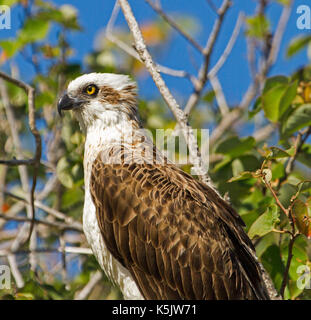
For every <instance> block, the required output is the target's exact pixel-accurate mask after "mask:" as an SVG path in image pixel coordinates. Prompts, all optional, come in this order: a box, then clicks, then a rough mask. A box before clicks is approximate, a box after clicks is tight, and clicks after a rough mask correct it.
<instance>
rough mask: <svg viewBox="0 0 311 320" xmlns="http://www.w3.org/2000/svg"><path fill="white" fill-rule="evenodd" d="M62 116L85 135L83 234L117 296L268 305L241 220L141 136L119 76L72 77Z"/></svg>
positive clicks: (128, 85)
mask: <svg viewBox="0 0 311 320" xmlns="http://www.w3.org/2000/svg"><path fill="white" fill-rule="evenodd" d="M62 110H73V112H74V114H75V116H76V117H77V119H78V121H79V123H80V127H81V128H82V130H83V131H84V132H85V134H86V141H85V153H84V179H85V200H84V209H83V229H84V232H85V235H86V238H87V241H88V242H89V244H90V246H91V248H92V250H93V252H94V255H95V256H96V258H97V260H98V262H99V264H100V266H101V268H102V269H103V270H104V271H105V273H106V274H107V276H108V277H109V278H110V279H111V280H112V281H113V282H114V283H115V284H117V285H118V286H119V287H120V289H121V291H122V293H123V295H124V298H125V299H200V300H203V299H207V300H212V299H217V300H220V299H256V300H257V299H258V300H259V299H269V295H268V293H267V289H266V286H265V284H264V281H263V279H262V276H261V270H260V266H259V263H258V261H257V259H256V256H255V253H254V247H253V245H252V243H251V241H250V239H249V238H248V236H247V235H246V233H245V232H244V230H243V226H244V223H243V221H242V219H241V218H240V216H239V215H238V214H237V213H236V212H235V211H234V209H233V208H232V207H231V206H230V205H229V204H228V203H227V202H225V201H224V200H223V199H222V198H221V197H220V196H219V195H218V194H217V193H216V192H215V191H214V190H213V189H211V188H210V187H208V186H207V185H205V184H204V183H201V182H200V181H197V180H196V179H194V178H193V177H192V176H191V175H189V174H187V173H185V172H184V171H182V170H181V169H180V168H178V167H177V166H176V165H174V164H173V163H170V162H169V161H167V160H166V158H165V157H164V156H162V155H161V154H160V153H159V152H158V151H157V149H156V148H155V146H154V145H153V143H152V141H151V140H150V139H148V138H146V137H145V136H144V135H143V134H142V133H141V128H142V127H141V124H140V121H139V118H138V114H137V104H136V85H135V83H134V82H133V81H131V80H130V78H129V77H128V76H125V75H117V74H109V73H104V74H103V73H91V74H86V75H83V76H80V77H78V78H77V79H75V80H74V81H72V82H70V84H69V86H68V90H67V93H65V94H64V96H63V97H62V98H61V99H60V101H59V103H58V111H59V113H60V114H61V112H62Z"/></svg>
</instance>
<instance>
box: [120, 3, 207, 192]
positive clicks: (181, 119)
mask: <svg viewBox="0 0 311 320" xmlns="http://www.w3.org/2000/svg"><path fill="white" fill-rule="evenodd" d="M119 3H120V6H121V8H122V11H123V14H124V16H125V19H126V21H127V24H128V26H129V28H130V30H131V32H132V35H133V37H134V41H135V49H136V51H137V52H138V54H139V56H140V58H141V60H142V61H143V62H144V64H145V66H146V68H147V70H148V71H149V73H150V75H151V77H152V79H153V81H154V82H155V84H156V86H157V87H158V89H159V91H160V93H161V95H162V97H163V99H164V101H165V102H166V103H167V105H168V106H169V108H170V110H171V111H172V113H173V115H174V116H175V118H176V120H177V122H178V124H179V125H180V128H181V130H182V132H183V135H184V137H185V140H186V142H187V145H188V147H189V153H190V156H191V158H192V161H193V164H194V165H195V166H194V168H193V169H194V170H195V172H196V174H197V175H198V176H200V178H201V179H202V181H204V182H206V183H208V180H209V179H208V176H207V173H206V170H205V169H204V168H203V162H202V159H201V156H200V153H199V151H198V144H197V140H196V137H195V136H194V134H193V129H192V128H191V127H190V126H189V125H188V123H187V118H186V116H185V114H184V113H183V111H182V110H181V109H180V107H179V105H178V103H177V101H176V100H175V98H174V97H173V96H172V94H171V92H170V91H169V89H168V88H167V86H166V84H165V82H164V80H163V79H162V77H161V75H160V73H159V72H158V70H157V68H156V67H155V65H154V62H153V60H152V57H151V55H150V53H149V52H148V50H147V47H146V45H145V42H144V39H143V36H142V33H141V31H140V29H139V26H138V23H137V21H136V19H135V17H134V14H133V12H132V9H131V7H130V5H129V3H128V1H127V0H119ZM211 187H212V186H211Z"/></svg>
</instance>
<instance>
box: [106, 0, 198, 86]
mask: <svg viewBox="0 0 311 320" xmlns="http://www.w3.org/2000/svg"><path fill="white" fill-rule="evenodd" d="M119 10H120V5H119V2H118V1H116V3H115V5H114V8H113V11H112V14H111V16H110V19H109V21H108V24H107V27H106V32H105V36H106V38H107V39H108V40H109V41H111V42H112V43H114V44H115V45H116V46H118V47H119V48H120V49H121V50H123V51H124V52H126V53H127V54H128V55H129V56H131V57H133V58H135V59H136V60H138V61H140V62H142V60H141V58H140V56H139V54H138V53H137V52H136V51H135V50H134V49H133V48H132V47H130V46H129V45H127V44H126V43H125V42H123V41H121V40H120V39H118V38H117V37H116V36H114V34H113V26H114V23H115V20H116V17H117V15H118V13H119ZM142 63H143V62H142ZM156 67H157V69H158V70H159V72H161V73H164V74H167V75H169V76H173V77H178V78H185V79H188V80H189V81H190V82H191V83H192V84H193V85H195V83H196V79H195V77H194V76H193V75H191V74H190V73H188V72H186V71H184V70H175V69H172V68H169V67H166V66H163V65H160V64H158V63H157V64H156Z"/></svg>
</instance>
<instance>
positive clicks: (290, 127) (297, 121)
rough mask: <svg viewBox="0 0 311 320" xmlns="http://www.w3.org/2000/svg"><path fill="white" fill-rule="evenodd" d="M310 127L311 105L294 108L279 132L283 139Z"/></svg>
mask: <svg viewBox="0 0 311 320" xmlns="http://www.w3.org/2000/svg"><path fill="white" fill-rule="evenodd" d="M310 125H311V104H310V103H309V104H304V105H302V106H299V107H298V108H296V109H295V110H294V111H293V112H292V113H291V114H290V115H289V117H288V118H287V119H286V121H285V122H284V124H283V126H282V129H281V132H282V136H283V137H289V136H291V135H292V134H293V133H295V132H297V131H298V130H300V129H302V128H304V127H307V126H310Z"/></svg>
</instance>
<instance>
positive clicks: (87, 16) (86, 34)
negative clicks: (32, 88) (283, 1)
mask: <svg viewBox="0 0 311 320" xmlns="http://www.w3.org/2000/svg"><path fill="white" fill-rule="evenodd" d="M309 1H310V0H296V1H294V9H293V11H292V14H291V17H290V20H289V24H288V26H287V29H286V32H285V36H284V39H283V42H282V46H281V51H280V53H279V57H278V61H277V63H276V65H275V66H274V68H273V69H272V71H271V74H270V75H275V74H291V73H292V72H293V71H294V70H296V69H297V68H298V67H299V66H302V65H304V64H305V63H306V62H307V61H308V60H307V54H306V51H303V52H301V53H300V54H298V55H296V56H295V57H293V58H291V59H286V57H285V49H286V44H288V41H289V40H291V39H293V38H294V37H295V36H298V35H303V34H304V33H305V32H306V31H301V30H298V29H297V27H296V20H297V17H298V14H297V13H296V9H297V7H298V6H299V5H301V4H306V3H307V2H309ZM220 2H221V1H218V0H214V3H215V4H216V3H220ZM232 2H233V6H232V8H231V10H230V11H229V13H228V14H227V16H226V18H225V22H224V25H223V28H222V31H221V34H220V37H219V39H218V41H217V43H216V47H215V51H214V55H213V57H212V61H211V65H213V64H214V63H215V62H216V61H217V59H218V57H219V56H220V55H221V53H222V52H223V50H224V48H225V46H226V44H227V41H228V40H229V38H230V36H231V33H232V30H233V27H234V25H235V22H236V19H237V17H238V14H239V12H240V11H241V10H242V11H244V12H245V14H246V15H251V14H253V13H254V10H255V7H256V1H254V0H239V1H232ZM54 3H55V4H57V5H61V4H72V5H74V6H75V7H76V8H77V9H78V11H79V20H80V22H81V25H82V26H83V31H82V32H73V33H71V34H70V37H69V41H70V43H71V45H72V46H73V47H74V48H75V50H76V51H75V55H74V56H73V57H72V58H71V60H72V61H79V62H81V63H82V61H83V57H84V56H85V55H86V54H87V53H89V52H91V51H92V50H93V48H94V42H95V38H96V35H97V34H98V32H99V30H101V29H103V28H104V27H105V26H106V24H107V22H108V19H109V17H110V14H111V11H112V8H113V5H114V0H92V1H82V0H76V1H68V0H67V1H63V0H54ZM162 3H163V7H164V9H165V10H166V12H167V13H168V14H176V13H177V14H187V15H190V16H191V17H194V18H196V19H198V21H199V24H200V25H201V28H200V31H199V32H198V33H197V34H196V39H197V41H198V42H199V43H200V44H201V45H204V44H205V41H206V39H207V36H208V34H209V32H210V31H211V28H212V25H213V23H214V18H215V14H214V13H213V11H212V10H211V9H210V7H209V6H208V4H207V1H206V0H195V2H194V1H189V0H170V1H162ZM131 4H132V7H133V11H134V13H135V15H136V17H137V19H138V21H139V22H140V23H143V22H146V21H149V20H151V19H153V18H155V16H156V15H155V14H154V12H153V11H152V9H151V8H150V7H149V6H148V5H147V4H146V3H145V2H144V1H143V0H135V1H131ZM17 11H18V10H13V14H12V30H1V31H0V39H1V38H7V37H10V36H12V35H14V34H15V32H16V30H17V29H18V27H19V22H18V21H19V20H18V15H19V14H20V13H19V12H17ZM280 13H281V6H280V5H278V4H277V2H276V1H272V4H271V5H270V6H269V9H268V15H269V18H270V20H271V24H272V28H273V29H274V28H275V26H276V23H277V21H278V18H279V16H280ZM117 25H121V26H124V27H126V22H125V20H124V18H123V16H122V13H120V14H119V17H118V20H117ZM309 32H310V31H309ZM49 37H50V38H51V39H53V38H55V32H53V30H52V31H51V32H50V35H49ZM193 60H194V61H195V63H197V64H199V63H200V61H201V60H200V56H199V55H198V54H197V53H196V52H195V49H193V48H192V47H190V46H189V45H188V44H187V43H186V41H185V40H184V39H183V38H182V37H180V36H178V35H177V34H176V33H174V38H173V41H172V43H171V44H170V46H169V47H168V48H167V49H166V51H165V54H163V55H161V57H160V60H158V62H159V63H161V64H163V65H166V66H170V67H172V68H176V69H184V70H187V71H189V72H191V73H193V74H196V68H195V67H194V65H193ZM15 62H16V63H17V64H18V66H19V68H20V70H21V75H22V77H23V78H24V79H27V80H30V79H31V76H32V75H33V69H32V66H30V65H29V64H28V63H27V62H25V61H24V60H23V58H22V57H21V55H17V57H16V58H15ZM164 78H165V80H166V81H167V84H168V86H169V87H170V89H171V90H172V92H173V93H175V95H176V96H177V98H178V100H179V102H180V103H181V104H183V103H184V101H185V99H186V97H187V95H188V94H190V93H191V89H192V88H191V85H190V83H189V82H188V81H187V80H185V79H178V78H173V77H170V76H164ZM219 79H220V81H221V83H222V86H223V88H224V92H225V95H226V97H227V100H228V101H229V103H230V104H236V103H238V102H239V101H240V99H241V96H242V95H243V93H244V92H245V90H246V88H247V87H248V85H249V81H250V76H249V70H248V65H247V59H246V43H245V39H244V36H243V33H242V32H241V33H240V35H239V37H238V40H237V42H236V44H235V46H234V48H233V50H232V53H231V55H230V57H229V59H228V60H227V62H226V64H225V65H224V66H223V68H222V69H221V71H220V72H219ZM139 88H140V94H141V95H143V96H144V97H147V98H150V97H156V96H157V95H158V92H157V90H156V88H155V85H154V84H153V82H152V80H151V79H150V78H143V79H141V80H139Z"/></svg>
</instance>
